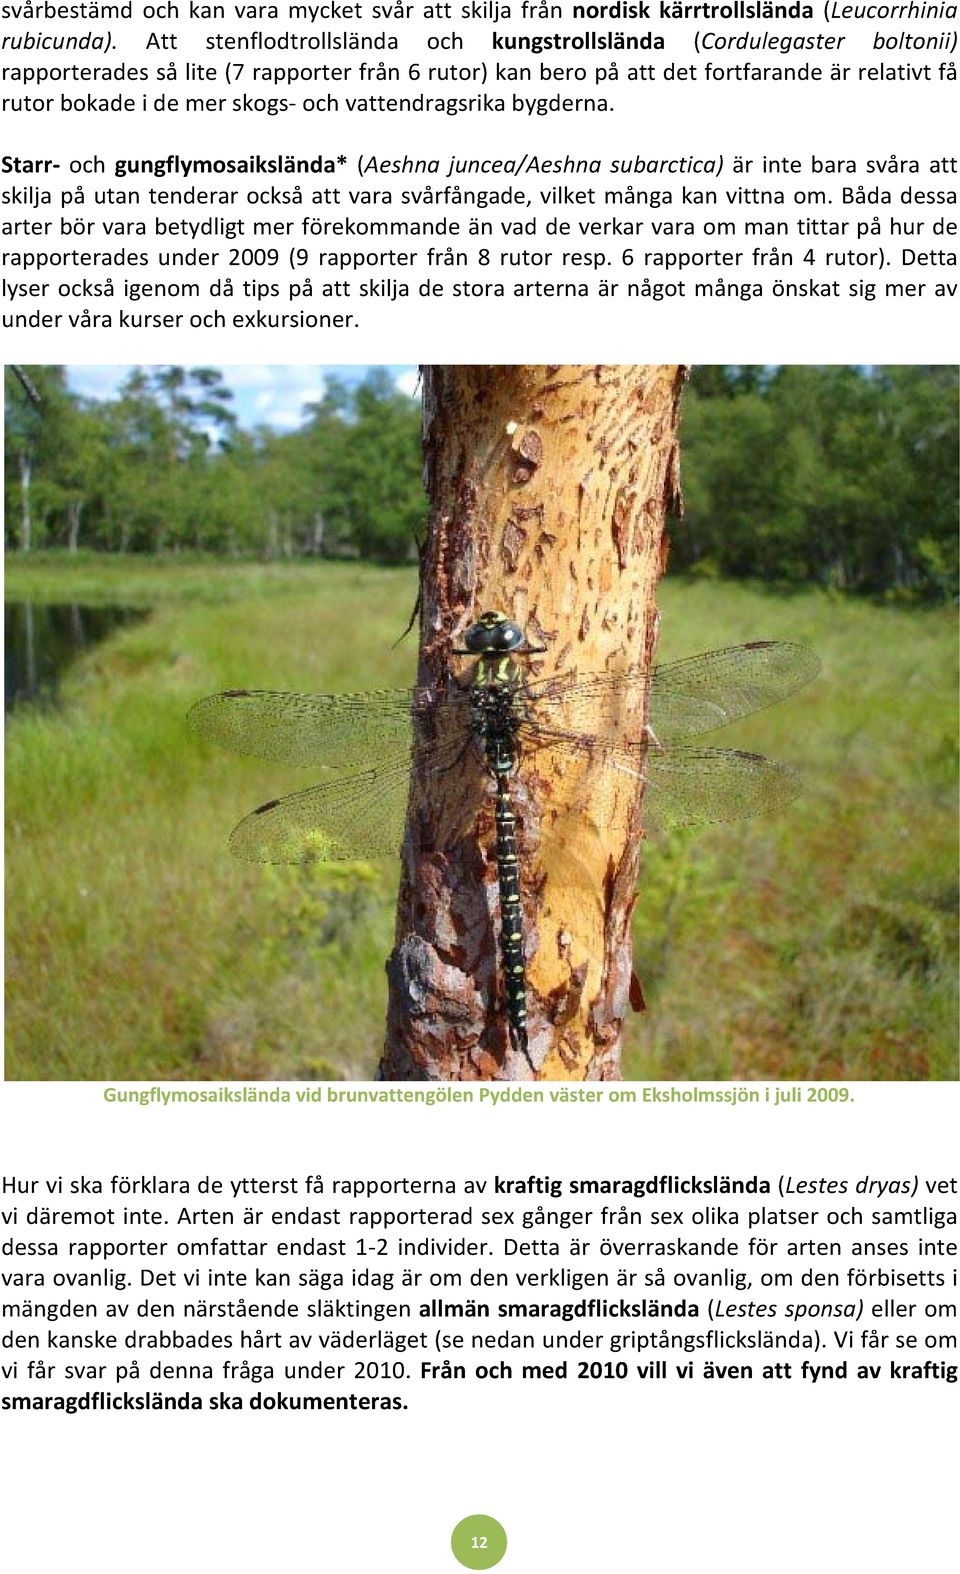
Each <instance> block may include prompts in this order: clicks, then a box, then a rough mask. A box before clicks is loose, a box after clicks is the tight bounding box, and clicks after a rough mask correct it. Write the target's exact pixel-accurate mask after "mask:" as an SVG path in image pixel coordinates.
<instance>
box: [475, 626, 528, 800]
mask: <svg viewBox="0 0 960 1574" xmlns="http://www.w3.org/2000/svg"><path fill="white" fill-rule="evenodd" d="M520 682H521V674H520V669H519V666H518V664H517V663H516V662H515V661H513V660H511V658H510V657H509V656H498V657H496V658H495V659H491V658H490V657H483V658H481V660H480V661H478V663H477V668H476V671H475V673H474V676H473V683H472V684H471V686H470V723H471V732H472V734H473V739H474V743H475V744H476V745H477V747H478V748H479V749H480V750H481V751H482V753H483V755H484V757H485V759H486V762H487V765H488V766H489V768H490V770H491V771H492V772H493V774H494V775H495V776H505V775H508V774H509V773H510V772H511V771H512V770H513V769H514V766H515V765H516V763H517V728H518V727H519V724H520V721H521V719H522V713H521V710H520V705H519V687H520Z"/></svg>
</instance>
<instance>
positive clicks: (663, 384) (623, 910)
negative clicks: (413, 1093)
mask: <svg viewBox="0 0 960 1574" xmlns="http://www.w3.org/2000/svg"><path fill="white" fill-rule="evenodd" d="M683 380H684V372H683V369H682V368H680V367H677V366H636V367H626V366H612V367H599V366H592V367H584V366H549V367H543V366H499V367H497V366H493V367H488V366H453V367H443V366H434V367H429V368H427V369H426V371H425V374H424V453H425V457H426V484H427V490H428V492H429V496H430V503H431V517H430V524H429V527H428V536H427V541H426V543H425V548H424V553H423V559H422V569H421V603H420V666H419V676H418V681H419V682H420V683H421V684H425V685H428V686H429V687H430V688H432V689H439V690H441V691H442V690H443V689H445V688H446V686H447V685H448V684H449V683H450V682H451V681H456V680H459V681H460V682H463V681H464V680H465V678H467V677H468V676H469V671H470V663H469V662H465V661H464V660H463V658H459V657H457V656H455V655H454V654H453V653H452V647H454V646H456V645H458V644H460V643H461V642H462V636H463V634H464V632H465V630H466V628H467V627H468V626H469V625H470V624H471V623H472V622H474V621H475V619H476V618H477V617H478V616H479V615H480V613H481V612H483V611H497V612H503V613H505V614H506V615H507V617H509V618H511V619H512V620H513V621H515V622H517V623H519V624H520V625H521V626H522V627H523V628H524V629H525V630H526V631H527V635H528V638H529V641H530V643H531V645H536V646H544V647H546V651H545V654H543V655H537V656H528V657H526V658H522V660H523V671H524V676H526V677H528V678H529V679H530V680H531V681H533V680H534V679H538V678H549V677H551V676H552V675H553V674H554V673H557V672H569V671H571V670H573V671H575V672H577V673H578V674H579V675H580V676H587V675H589V674H590V673H593V672H607V671H623V670H625V669H627V668H636V667H642V668H646V667H648V666H649V665H650V663H651V661H652V657H653V652H654V647H655V645H656V639H657V612H656V607H655V603H654V593H655V589H656V584H657V580H658V578H659V575H660V572H661V569H662V566H663V562H664V559H665V550H666V541H665V534H664V523H665V516H666V514H667V512H668V510H669V509H670V508H671V507H672V506H673V504H674V503H675V501H676V500H677V497H678V488H677V435H676V434H677V416H678V405H679V396H680V391H681V387H682V384H683ZM627 721H628V724H629V727H630V731H631V735H633V736H636V737H642V729H643V726H644V723H645V721H646V715H645V714H643V715H633V716H631V717H629V718H627ZM597 770H598V767H596V765H595V762H591V761H590V759H589V757H588V755H587V752H586V751H584V757H583V759H582V760H578V759H577V758H576V756H574V757H571V756H570V755H569V754H567V755H562V754H560V753H558V752H554V751H550V750H537V751H535V752H534V753H533V754H532V755H531V758H530V759H525V758H524V756H523V751H522V748H521V752H520V763H519V769H518V771H517V773H516V780H515V784H514V798H515V805H516V811H517V819H518V842H519V851H520V871H521V898H522V908H523V928H524V950H525V956H526V968H527V1005H528V1014H529V1042H528V1049H527V1051H526V1052H525V1053H521V1052H519V1051H517V1050H515V1049H513V1048H511V1047H510V1044H509V1041H508V1035H507V1026H506V1018H505V1012H504V1007H503V988H502V981H501V979H500V978H499V976H498V969H499V961H498V944H497V932H498V927H499V911H498V903H497V900H496V891H497V886H496V880H495V864H494V861H493V858H492V855H491V853H490V847H491V839H492V813H491V805H490V801H489V790H488V791H487V794H486V798H485V799H484V797H483V782H484V774H483V772H482V770H480V769H479V767H472V766H471V765H469V764H468V765H467V766H465V767H464V769H462V770H461V769H460V768H458V769H455V770H451V771H448V772H445V773H441V774H439V775H438V777H437V778H436V780H435V781H434V782H433V783H432V784H431V787H430V789H429V791H428V792H426V793H423V794H422V795H419V794H418V795H417V796H416V797H415V798H414V799H412V800H411V810H410V815H409V817H408V824H407V833H406V838H405V841H404V850H403V867H402V874H401V885H400V895H399V902H398V910H397V928H396V943H395V948H394V952H393V955H392V956H391V959H390V962H389V964H388V975H389V986H390V999H389V1012H388V1021H387V1040H386V1046H385V1049H384V1053H383V1058H382V1060H381V1065H380V1075H381V1077H384V1078H387V1079H443V1080H472V1079H477V1078H483V1079H524V1080H536V1079H556V1078H572V1079H578V1080H579V1079H585V1078H614V1077H617V1076H618V1075H619V1059H620V1042H621V1031H622V1025H623V1018H624V1015H625V1012H626V1010H627V1006H628V1003H629V1000H630V996H631V977H632V971H631V937H630V919H631V915H632V910H633V903H634V889H635V882H636V877H637V865H638V857H639V845H640V836H641V827H640V801H639V800H640V792H639V783H638V781H637V780H636V779H635V778H631V777H628V776H627V775H625V774H620V775H619V776H618V777H617V779H616V781H613V780H612V778H613V776H615V774H616V773H612V772H610V771H609V770H606V771H602V770H601V774H602V776H603V782H602V784H601V783H600V782H599V781H598V776H597ZM471 794H472V796H471ZM478 799H479V801H478ZM468 801H469V802H470V803H471V804H472V803H473V802H474V801H478V811H479V812H478V813H477V814H473V812H472V809H471V810H470V811H469V814H470V816H471V819H470V824H469V828H468V830H467V831H466V832H465V833H464V834H462V835H461V834H458V835H457V836H455V837H452V838H451V836H450V835H449V834H446V835H445V834H444V833H443V831H442V829H441V828H442V827H443V826H444V825H445V824H446V825H448V826H449V825H451V824H455V823H457V822H458V821H460V822H462V821H463V818H464V803H465V802H468ZM541 842H542V845H541Z"/></svg>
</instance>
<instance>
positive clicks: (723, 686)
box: [650, 640, 820, 747]
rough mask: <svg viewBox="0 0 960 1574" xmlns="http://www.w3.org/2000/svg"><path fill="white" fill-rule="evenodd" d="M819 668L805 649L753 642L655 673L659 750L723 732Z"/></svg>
mask: <svg viewBox="0 0 960 1574" xmlns="http://www.w3.org/2000/svg"><path fill="white" fill-rule="evenodd" d="M819 671H820V662H819V660H818V659H817V657H816V656H815V655H814V653H813V651H812V650H810V649H809V648H808V647H807V646H806V645H793V644H790V643H788V642H786V641H784V640H755V641H754V642H753V643H752V644H750V645H734V646H732V647H730V648H729V649H727V650H712V651H708V652H706V654H704V655H701V656H691V657H690V658H689V659H688V660H686V661H674V662H670V663H669V664H668V665H667V666H664V667H656V668H655V669H654V672H653V677H652V682H651V689H650V725H651V726H652V728H653V731H654V733H655V734H656V737H657V739H658V741H659V742H660V743H662V744H663V745H664V746H665V747H667V746H669V745H670V744H671V743H674V742H679V741H682V740H683V739H684V738H692V737H695V736H696V735H697V734H699V733H704V732H713V731H714V729H715V728H717V727H726V726H727V725H728V723H730V722H732V721H737V720H739V718H740V717H741V716H750V715H752V714H753V712H754V711H758V710H764V709H765V707H766V706H767V705H775V704H777V702H778V701H779V700H783V699H786V698H787V696H788V695H789V694H793V693H794V692H795V690H797V689H799V688H802V687H803V685H804V684H805V683H809V682H810V681H811V679H812V678H815V677H816V675H817V673H818V672H819Z"/></svg>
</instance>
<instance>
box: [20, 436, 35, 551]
mask: <svg viewBox="0 0 960 1574" xmlns="http://www.w3.org/2000/svg"><path fill="white" fill-rule="evenodd" d="M32 470H33V466H32V465H31V463H30V459H29V457H28V456H27V455H26V454H21V456H20V550H21V552H29V551H30V547H31V544H32V540H33V519H32V517H31V514H30V478H31V474H32Z"/></svg>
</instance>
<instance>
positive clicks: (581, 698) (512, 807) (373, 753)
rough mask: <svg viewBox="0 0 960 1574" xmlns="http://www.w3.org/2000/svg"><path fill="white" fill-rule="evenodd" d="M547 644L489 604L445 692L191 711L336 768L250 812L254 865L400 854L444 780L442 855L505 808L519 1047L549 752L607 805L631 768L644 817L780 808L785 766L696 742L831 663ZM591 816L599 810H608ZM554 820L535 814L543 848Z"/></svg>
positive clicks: (793, 652) (504, 938)
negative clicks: (676, 656) (539, 660)
mask: <svg viewBox="0 0 960 1574" xmlns="http://www.w3.org/2000/svg"><path fill="white" fill-rule="evenodd" d="M542 654H544V647H543V646H538V645H534V644H532V643H531V642H530V640H529V638H528V636H527V634H526V632H525V631H524V629H523V628H521V626H520V625H519V624H517V623H515V622H513V621H512V620H511V619H509V618H508V617H507V616H506V615H505V614H504V613H502V612H497V611H490V612H484V613H482V614H481V616H480V617H479V618H478V619H477V621H476V622H474V623H473V624H472V625H471V626H470V627H469V628H468V629H467V630H466V632H465V634H464V636H463V643H462V645H460V646H454V647H452V648H451V655H452V656H454V657H457V658H462V657H469V658H473V666H472V669H470V670H469V671H468V672H467V673H466V674H465V675H463V676H452V677H451V678H450V679H449V680H448V682H447V683H446V685H445V686H436V687H434V686H430V685H421V686H419V687H414V688H405V689H388V690H375V691H371V692H366V693H356V694H294V693H280V692H274V691H271V690H264V689H227V690H225V691H224V692H223V693H221V694H214V695H210V696H209V697H208V698H206V699H202V700H200V701H199V702H198V703H197V704H196V705H194V706H193V708H192V710H191V711H190V712H189V715H188V724H189V726H190V728H191V730H192V731H193V732H194V733H195V734H197V735H198V736H199V737H201V738H203V739H205V740H206V741H208V742H211V743H214V744H218V745H221V746H222V747H225V748H227V749H231V750H233V751H234V752H235V753H237V754H244V755H253V756H256V757H258V758H260V759H265V760H270V761H274V762H276V763H279V764H284V765H294V766H303V767H314V768H321V769H323V771H324V773H325V775H324V779H323V780H322V781H321V782H320V783H319V784H318V785H315V786H311V787H308V788H306V789H305V790H304V791H301V792H295V793H291V794H290V795H289V796H287V797H284V798H273V799H271V800H270V801H269V802H268V803H264V804H261V805H260V807H259V808H258V809H255V810H254V811H253V812H252V813H251V814H249V815H247V817H246V818H245V819H243V820H241V821H240V823H239V825H237V826H236V828H235V829H234V831H233V833H232V834H231V837H230V841H229V846H230V849H231V851H232V852H233V853H234V854H235V855H236V856H237V857H239V858H242V859H250V860H254V861H257V862H262V863H328V862H335V861H338V860H349V861H354V860H366V859H370V858H377V857H380V856H382V855H384V854H387V855H389V854H397V853H398V852H399V851H400V845H401V842H402V839H403V834H404V826H405V824H406V823H407V822H408V819H409V823H411V824H413V823H415V821H416V820H417V817H418V816H421V818H422V817H423V816H426V820H427V822H428V823H429V818H430V809H431V804H432V802H433V801H435V799H436V797H437V796H438V794H437V788H438V787H441V788H442V789H443V791H442V792H441V793H440V796H441V797H444V798H446V799H447V800H448V802H449V800H451V799H452V800H453V801H454V802H455V804H456V808H455V809H454V810H453V812H452V813H451V812H449V809H448V812H447V815H446V818H445V819H444V818H442V817H441V818H440V819H439V820H435V821H434V823H433V828H432V836H433V840H434V846H435V849H436V850H440V851H442V850H443V848H444V847H445V846H451V845H453V844H454V843H455V842H456V841H457V840H458V839H459V838H462V837H463V836H465V835H473V834H475V832H476V828H477V826H478V825H482V824H483V823H484V822H483V821H482V820H481V818H480V816H481V814H482V812H483V811H486V812H487V818H488V821H489V817H490V816H489V810H490V809H491V808H492V820H493V836H492V840H493V848H492V858H491V862H492V863H493V864H494V867H495V880H496V885H497V888H498V895H499V912H500V918H499V953H500V974H501V989H502V997H503V1003H504V1008H505V1014H506V1017H507V1029H508V1033H509V1038H510V1042H511V1045H512V1047H513V1048H514V1049H515V1050H517V1051H519V1052H521V1053H526V1052H527V1048H528V1029H527V980H526V959H525V946H524V924H523V912H522V900H521V859H522V843H521V841H520V840H518V824H517V821H518V810H519V812H520V815H521V818H522V819H523V820H524V821H528V820H529V821H533V820H536V819H537V812H536V796H537V787H538V783H539V782H540V781H541V780H542V774H541V773H540V767H542V764H543V761H544V759H545V758H547V757H552V759H553V762H554V766H555V774H556V771H557V770H559V772H560V773H561V775H564V776H567V777H568V778H570V779H571V780H572V779H573V777H575V776H576V775H577V771H576V769H575V767H577V766H580V767H582V770H581V771H580V775H581V777H582V779H583V781H584V782H585V783H586V789H585V790H586V791H587V792H588V793H589V794H590V795H592V797H593V798H594V799H602V797H603V792H604V789H603V786H602V783H603V781H604V780H607V781H610V780H615V781H618V782H620V783H622V782H623V780H624V778H626V781H627V783H628V787H629V788H632V789H634V790H635V794H634V795H635V796H637V795H639V792H640V789H641V787H642V789H643V803H644V809H643V814H644V820H645V821H653V822H654V823H658V824H660V825H666V826H675V825H697V824H705V823H709V822H712V821H721V820H733V819H740V818H743V817H748V816H753V815H762V814H769V813H772V812H774V811H776V810H778V809H780V808H782V807H783V806H784V805H785V804H787V803H788V802H790V800H791V799H792V798H794V797H795V795H796V793H797V792H798V791H799V787H800V779H799V777H798V775H797V773H796V772H795V771H794V770H793V769H792V768H791V767H790V766H788V765H783V764H780V763H778V762H776V761H773V760H768V759H766V758H765V757H764V756H762V755H759V754H752V753H747V752H745V751H743V750H740V749H715V748H702V747H700V746H699V744H698V743H696V742H694V743H691V740H697V739H698V738H699V737H700V736H701V735H704V734H709V733H711V732H713V731H714V730H716V729H718V728H720V727H725V726H727V725H728V724H729V723H730V722H733V721H736V720H738V719H739V718H741V717H743V716H749V715H751V714H752V713H753V712H755V711H759V710H762V709H764V708H765V707H766V706H768V705H773V704H775V703H777V702H778V701H780V700H783V699H785V698H786V697H787V696H788V695H790V694H792V693H793V692H794V691H795V690H797V689H799V688H800V687H802V686H803V685H804V684H806V683H809V682H810V680H811V679H812V678H814V677H815V676H816V674H817V672H818V671H819V665H820V664H819V661H818V660H817V657H816V656H815V654H814V653H813V651H811V650H810V649H809V648H808V647H806V646H804V645H797V644H792V643H787V642H784V641H779V640H756V641H753V642H751V643H750V644H747V645H737V646H733V647H730V648H728V649H724V650H715V651H709V652H706V653H703V654H701V655H697V656H692V657H689V658H687V659H686V660H682V661H675V662H671V663H668V664H666V665H660V666H655V667H652V668H649V667H648V668H643V667H629V668H627V669H625V670H621V671H616V670H614V671H602V672H589V673H582V672H579V671H578V670H576V669H574V670H571V671H568V672H563V673H559V674H555V675H553V676H550V677H546V678H537V677H533V676H531V672H530V666H529V663H530V661H531V659H532V658H535V657H536V656H538V655H542ZM447 788H451V789H453V790H452V791H447V790H446V789H447ZM592 812H593V814H594V818H595V820H596V819H597V812H598V811H597V808H596V803H594V805H593V810H592ZM549 820H550V816H547V817H546V818H544V817H542V816H541V817H540V819H539V822H538V835H539V838H540V840H541V842H542V840H543V839H544V837H546V836H549V834H550V828H549ZM599 820H600V822H601V823H602V821H603V812H602V810H601V811H600V813H599ZM640 834H641V835H642V834H643V833H642V832H641V833H640Z"/></svg>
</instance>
